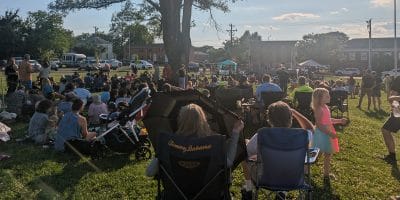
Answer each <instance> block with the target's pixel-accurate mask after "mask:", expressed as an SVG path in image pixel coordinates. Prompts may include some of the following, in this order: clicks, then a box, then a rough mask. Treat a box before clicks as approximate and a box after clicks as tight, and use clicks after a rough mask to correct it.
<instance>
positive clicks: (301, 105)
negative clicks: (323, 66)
mask: <svg viewBox="0 0 400 200" xmlns="http://www.w3.org/2000/svg"><path fill="white" fill-rule="evenodd" d="M311 100H312V92H295V93H294V103H295V102H297V103H296V104H295V105H296V106H295V108H296V110H297V111H299V112H300V113H301V114H302V115H304V116H305V117H307V119H309V120H311V121H314V116H313V111H312V109H311Z"/></svg>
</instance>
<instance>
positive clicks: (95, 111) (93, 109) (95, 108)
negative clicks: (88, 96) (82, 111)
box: [88, 94, 108, 125]
mask: <svg viewBox="0 0 400 200" xmlns="http://www.w3.org/2000/svg"><path fill="white" fill-rule="evenodd" d="M92 100H93V102H92V103H91V104H90V106H89V111H88V116H89V125H97V124H100V118H99V115H100V114H108V110H107V105H106V104H105V103H103V102H102V101H101V99H100V96H99V95H97V94H94V95H93V96H92Z"/></svg>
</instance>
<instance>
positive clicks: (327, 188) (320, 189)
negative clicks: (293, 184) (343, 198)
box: [311, 179, 340, 200]
mask: <svg viewBox="0 0 400 200" xmlns="http://www.w3.org/2000/svg"><path fill="white" fill-rule="evenodd" d="M311 183H312V185H313V187H314V188H313V189H314V190H313V195H312V196H313V199H330V200H339V199H340V196H339V195H337V194H336V193H335V191H333V189H332V187H331V181H330V180H329V179H324V184H323V186H317V184H315V183H314V182H311ZM316 197H318V198H316Z"/></svg>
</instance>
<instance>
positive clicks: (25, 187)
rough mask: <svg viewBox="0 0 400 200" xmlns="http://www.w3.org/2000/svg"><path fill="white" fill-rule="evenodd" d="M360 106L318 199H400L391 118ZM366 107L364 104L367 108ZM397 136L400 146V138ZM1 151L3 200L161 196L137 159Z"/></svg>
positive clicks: (18, 129) (318, 171)
mask: <svg viewBox="0 0 400 200" xmlns="http://www.w3.org/2000/svg"><path fill="white" fill-rule="evenodd" d="M384 96H385V95H384V94H382V97H384ZM382 99H384V98H382ZM357 102H358V99H351V100H350V120H351V123H350V124H349V126H347V127H345V128H344V129H343V130H338V134H339V142H340V147H341V151H340V152H339V153H338V154H336V155H334V157H333V165H332V172H333V173H334V174H335V175H336V177H337V178H338V180H336V181H332V182H331V184H330V185H327V184H324V182H323V177H322V158H320V159H319V161H318V162H317V163H316V164H314V165H313V166H312V180H313V186H314V188H315V191H314V198H315V199H388V198H389V197H390V196H392V195H400V172H399V171H398V169H397V168H396V167H394V166H392V165H389V164H387V163H385V162H384V161H383V160H381V159H380V157H382V156H383V155H384V154H386V153H387V151H386V147H385V145H384V143H383V139H382V136H381V133H380V128H381V126H382V124H383V122H384V120H385V119H386V118H387V115H388V113H386V112H372V111H371V112H368V111H365V110H359V109H356V108H355V106H356V105H357ZM383 102H385V103H384V106H383V108H384V109H385V110H386V111H387V110H389V106H388V105H387V103H386V101H383ZM365 104H366V102H365V100H364V105H363V106H364V108H365V107H366V105H365ZM12 129H13V131H12V134H11V136H12V137H13V138H18V137H22V136H23V135H24V134H25V132H26V131H27V124H25V123H17V124H13V125H12ZM395 137H396V140H397V141H400V137H399V134H396V135H395ZM397 146H398V145H397ZM0 152H6V153H7V154H10V155H11V156H12V158H11V159H10V160H7V161H1V162H0V199H155V196H156V193H157V183H156V181H154V180H153V179H151V178H147V177H145V176H144V171H145V168H146V166H147V164H148V161H140V162H138V161H136V160H135V158H134V156H133V155H132V156H124V155H114V156H109V157H106V158H103V159H101V160H95V161H94V160H91V159H77V158H75V157H73V156H70V155H66V154H60V153H56V152H54V151H52V150H51V149H43V148H42V147H40V146H35V145H33V144H19V143H17V142H15V140H12V141H9V142H7V143H1V144H0ZM399 154H400V152H399ZM398 160H400V157H399V156H398ZM233 175H234V179H233V184H232V187H231V191H233V192H234V193H235V195H236V197H235V199H240V187H241V185H242V184H243V178H242V170H241V169H240V168H237V169H236V170H235V171H234V173H233Z"/></svg>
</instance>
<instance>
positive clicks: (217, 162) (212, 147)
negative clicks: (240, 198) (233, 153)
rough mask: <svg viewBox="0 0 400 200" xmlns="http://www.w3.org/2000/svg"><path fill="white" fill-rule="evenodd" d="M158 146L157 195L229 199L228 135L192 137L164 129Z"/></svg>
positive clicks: (172, 198)
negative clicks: (226, 136)
mask: <svg viewBox="0 0 400 200" xmlns="http://www.w3.org/2000/svg"><path fill="white" fill-rule="evenodd" d="M157 146H158V148H157V151H156V155H157V156H156V157H157V158H158V160H159V175H158V177H157V179H158V199H168V200H169V199H171V200H180V199H184V200H187V199H191V200H195V199H207V200H213V199H230V195H229V176H230V174H229V170H228V169H227V166H226V150H225V136H222V135H213V136H208V137H203V138H191V137H182V136H177V135H175V134H167V133H161V134H158V145H157ZM161 183H162V185H163V191H161V186H160V185H161Z"/></svg>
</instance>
